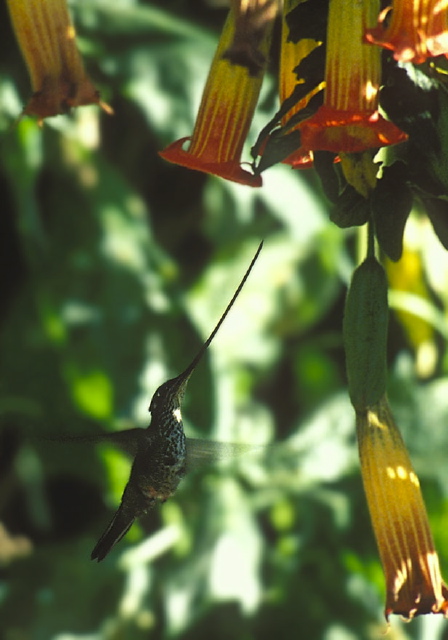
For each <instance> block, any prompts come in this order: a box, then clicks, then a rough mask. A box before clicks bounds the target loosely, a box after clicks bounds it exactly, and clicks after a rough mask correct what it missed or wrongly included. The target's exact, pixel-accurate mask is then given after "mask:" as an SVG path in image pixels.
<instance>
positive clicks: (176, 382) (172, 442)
mask: <svg viewBox="0 0 448 640" xmlns="http://www.w3.org/2000/svg"><path fill="white" fill-rule="evenodd" d="M261 247H262V243H261V244H260V246H259V248H258V250H257V252H256V254H255V256H254V258H253V260H252V262H251V264H250V266H249V268H248V270H247V271H246V273H245V275H244V278H243V279H242V281H241V283H240V285H239V287H238V289H237V290H236V292H235V294H234V296H233V298H232V300H231V301H230V303H229V304H228V306H227V308H226V310H225V311H224V313H223V315H222V316H221V318H220V320H219V322H218V324H217V325H216V327H215V329H214V330H213V332H212V333H211V335H210V337H209V338H208V340H207V341H206V342H205V343H204V344H203V345H202V347H201V349H200V351H199V353H198V354H197V355H196V357H195V358H194V359H193V361H192V362H191V363H190V364H189V365H188V367H187V368H186V369H185V371H183V372H182V373H181V374H180V375H179V376H177V377H176V378H172V379H171V380H168V381H167V382H164V383H163V384H162V385H160V387H159V388H158V389H157V391H156V392H155V394H154V396H153V397H152V400H151V404H150V406H149V411H150V413H151V423H150V425H149V427H148V428H146V429H130V430H129V431H121V432H117V433H115V434H108V435H107V436H105V437H106V438H108V439H110V440H112V441H114V440H115V441H116V442H117V443H119V444H124V446H125V448H127V449H128V450H131V451H132V452H133V453H134V454H135V458H134V462H133V464H132V468H131V474H130V477H129V481H128V483H127V485H126V487H125V489H124V492H123V496H122V499H121V504H120V507H119V508H118V511H117V512H116V514H115V515H114V517H113V519H112V521H111V522H110V524H109V526H108V527H107V529H106V530H105V532H104V533H103V535H102V536H101V538H100V540H99V541H98V543H97V544H96V546H95V548H94V549H93V551H92V556H91V557H92V560H98V562H99V561H100V560H102V559H103V558H105V557H106V555H107V554H108V553H109V551H110V550H111V549H112V547H113V546H114V545H115V544H117V542H119V541H120V540H121V538H122V537H123V536H124V535H125V533H126V532H127V531H128V530H129V528H130V527H131V525H132V523H133V522H134V520H135V519H136V518H138V517H140V516H142V515H144V514H145V513H147V512H148V511H149V510H150V509H151V508H152V507H153V506H154V505H155V504H156V503H157V502H165V500H167V499H168V498H169V497H170V496H172V495H173V494H174V493H175V491H176V489H177V487H178V485H179V482H180V481H181V479H182V478H183V476H184V475H185V472H186V461H187V446H186V438H185V433H184V428H183V424H182V414H181V402H182V399H183V396H184V394H185V390H186V387H187V383H188V380H189V379H190V376H191V374H192V373H193V371H194V369H195V368H196V365H197V364H198V362H199V360H200V359H201V358H202V356H203V354H204V353H205V351H206V349H207V348H208V346H209V344H210V342H211V341H212V340H213V338H214V336H215V335H216V333H217V331H218V329H219V327H220V326H221V324H222V322H223V321H224V318H225V317H226V315H227V314H228V312H229V311H230V308H231V307H232V305H233V303H234V302H235V300H236V298H237V296H238V294H239V293H240V291H241V289H242V287H243V285H244V283H245V282H246V279H247V277H248V275H249V273H250V271H251V269H252V267H253V265H254V263H255V261H256V259H257V257H258V254H259V253H260V251H261ZM127 445H128V446H127Z"/></svg>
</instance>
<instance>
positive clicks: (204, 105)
mask: <svg viewBox="0 0 448 640" xmlns="http://www.w3.org/2000/svg"><path fill="white" fill-rule="evenodd" d="M237 4H238V5H241V6H243V5H244V6H246V10H245V11H244V12H243V11H242V10H241V8H240V10H239V11H237V10H236V6H235V5H237ZM275 6H276V5H274V3H273V2H272V0H248V1H247V2H245V3H243V2H240V3H234V4H233V5H232V8H231V10H230V12H229V16H228V18H227V21H226V23H225V25H224V30H223V33H222V35H221V39H220V41H219V44H218V48H217V51H216V53H215V57H214V59H213V62H212V66H211V69H210V72H209V76H208V79H207V83H206V86H205V89H204V93H203V96H202V101H201V105H200V107H199V112H198V115H197V118H196V124H195V127H194V131H193V135H192V136H191V137H187V138H181V139H180V140H177V141H176V142H174V143H172V144H170V145H169V146H168V147H167V148H166V149H164V150H163V151H161V152H160V155H161V156H162V158H165V159H166V160H168V161H169V162H174V163H175V164H180V165H182V166H184V167H188V168H190V169H196V170H197V171H204V172H205V173H212V174H214V175H217V176H220V177H222V178H226V179H227V180H232V181H234V182H239V183H242V184H247V185H249V186H251V187H259V186H261V177H260V176H254V175H253V174H252V173H249V171H245V170H244V169H242V168H241V153H242V149H243V145H244V142H245V139H246V136H247V133H248V130H249V127H250V123H251V121H252V117H253V114H254V111H255V107H256V104H257V101H258V96H259V93H260V89H261V84H262V80H263V73H264V68H265V64H266V59H267V58H266V57H267V53H268V49H269V44H270V36H271V31H272V23H273V18H274V16H275V11H274V8H275ZM249 7H251V9H249ZM263 7H264V8H265V12H264V13H263V12H262V11H261V9H262V8H263ZM268 8H269V9H270V11H267V9H268ZM256 18H258V19H256ZM243 33H244V35H245V38H244V40H243V37H242V35H241V34H243ZM243 41H244V43H245V48H244V49H242V48H241V47H242V43H243ZM187 141H190V144H189V146H188V149H184V145H185V143H186V142H187Z"/></svg>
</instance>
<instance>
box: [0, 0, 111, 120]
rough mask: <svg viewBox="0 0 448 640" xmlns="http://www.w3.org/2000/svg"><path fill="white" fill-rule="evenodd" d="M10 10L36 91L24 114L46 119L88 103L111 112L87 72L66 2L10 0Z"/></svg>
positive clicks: (61, 0)
mask: <svg viewBox="0 0 448 640" xmlns="http://www.w3.org/2000/svg"><path fill="white" fill-rule="evenodd" d="M8 7H9V13H10V16H11V21H12V25H13V28H14V31H15V34H16V37H17V40H18V43H19V46H20V49H21V51H22V55H23V57H24V59H25V62H26V65H27V67H28V71H29V74H30V78H31V85H32V89H33V91H34V94H33V96H32V98H31V100H30V101H29V102H28V104H27V106H26V107H25V109H24V114H30V115H35V116H37V117H38V118H39V119H40V120H42V119H43V118H47V117H49V116H55V115H58V114H61V113H66V112H67V111H68V110H69V109H70V108H72V107H79V106H82V105H87V104H99V105H100V106H101V107H102V108H103V109H105V110H106V111H108V112H111V109H110V107H108V106H107V105H106V104H104V103H103V102H101V101H100V97H99V93H98V91H97V90H96V89H95V87H94V86H93V84H92V83H91V81H90V79H89V78H88V76H87V74H86V72H85V70H84V65H83V62H82V59H81V56H80V54H79V51H78V49H77V47H76V41H75V35H76V34H75V29H74V27H73V24H72V22H71V20H70V15H69V13H68V8H67V3H66V0H8Z"/></svg>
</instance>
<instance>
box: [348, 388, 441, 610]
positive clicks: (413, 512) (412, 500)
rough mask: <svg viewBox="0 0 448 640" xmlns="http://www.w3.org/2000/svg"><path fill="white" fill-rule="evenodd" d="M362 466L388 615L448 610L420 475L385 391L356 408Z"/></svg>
mask: <svg viewBox="0 0 448 640" xmlns="http://www.w3.org/2000/svg"><path fill="white" fill-rule="evenodd" d="M356 427H357V436H358V445H359V454H360V459H361V471H362V478H363V483H364V489H365V492H366V497H367V502H368V506H369V511H370V516H371V519H372V524H373V529H374V532H375V537H376V541H377V544H378V549H379V552H380V557H381V562H382V565H383V569H384V573H385V577H386V608H385V615H386V618H388V617H389V615H390V614H391V613H396V614H400V615H402V616H404V617H405V618H409V619H410V618H413V617H414V616H416V615H420V614H424V613H442V614H444V615H447V613H448V601H447V597H448V589H447V587H446V585H445V583H444V582H443V581H442V577H441V574H440V567H439V558H438V556H437V552H436V550H435V548H434V543H433V539H432V535H431V531H430V528H429V522H428V516H427V513H426V509H425V505H424V502H423V498H422V494H421V490H420V484H419V480H418V477H417V475H416V473H415V471H414V469H413V468H412V465H411V461H410V459H409V455H408V452H407V450H406V446H405V444H404V442H403V439H402V437H401V434H400V432H399V430H398V427H397V425H396V424H395V422H394V419H393V417H392V414H391V410H390V407H389V403H388V401H387V398H386V396H385V395H384V396H383V397H382V398H381V399H380V400H379V402H378V403H377V404H376V405H374V406H372V407H371V408H370V409H368V410H366V411H362V412H358V413H357V417H356Z"/></svg>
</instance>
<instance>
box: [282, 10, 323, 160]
mask: <svg viewBox="0 0 448 640" xmlns="http://www.w3.org/2000/svg"><path fill="white" fill-rule="evenodd" d="M299 4H300V0H284V3H283V14H282V36H281V48H280V72H279V97H280V104H283V102H284V101H285V100H287V99H288V98H290V97H291V96H292V94H293V92H294V91H295V89H296V87H297V85H298V84H303V83H304V80H303V79H298V78H297V74H296V68H297V67H298V65H299V64H300V62H301V61H302V60H304V59H305V58H306V57H307V56H308V55H309V54H310V53H311V52H312V51H314V49H316V47H319V46H321V45H322V43H321V42H318V41H316V40H314V39H312V38H303V39H301V40H299V41H298V42H293V41H292V40H291V39H290V37H289V35H290V34H289V26H288V22H287V16H288V15H289V14H290V13H291V11H293V10H294V9H296V7H297V6H298V5H299ZM324 84H325V83H324V82H321V83H320V84H318V85H317V86H316V87H315V88H314V89H313V90H312V91H310V92H309V93H308V94H307V95H306V96H305V97H304V98H302V99H301V100H299V101H298V102H297V103H296V104H295V105H294V106H293V107H292V108H291V109H290V110H289V111H288V112H287V113H286V114H285V115H284V116H283V117H282V119H281V125H282V126H287V124H288V121H289V120H290V119H291V118H292V117H293V116H294V115H295V114H296V113H298V112H299V111H301V110H302V109H304V108H305V107H306V105H307V104H308V102H309V101H310V99H311V98H312V97H313V96H314V95H316V94H317V93H318V92H319V91H321V90H322V88H323V87H324ZM298 128H299V125H296V126H295V127H294V128H293V129H289V130H288V131H289V132H291V131H293V130H294V129H298ZM284 162H285V164H290V165H292V166H293V167H302V168H304V167H308V166H311V165H312V162H313V158H312V153H307V152H305V151H303V149H299V150H297V151H295V152H294V153H292V154H291V155H290V156H288V157H287V158H286V160H284Z"/></svg>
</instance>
